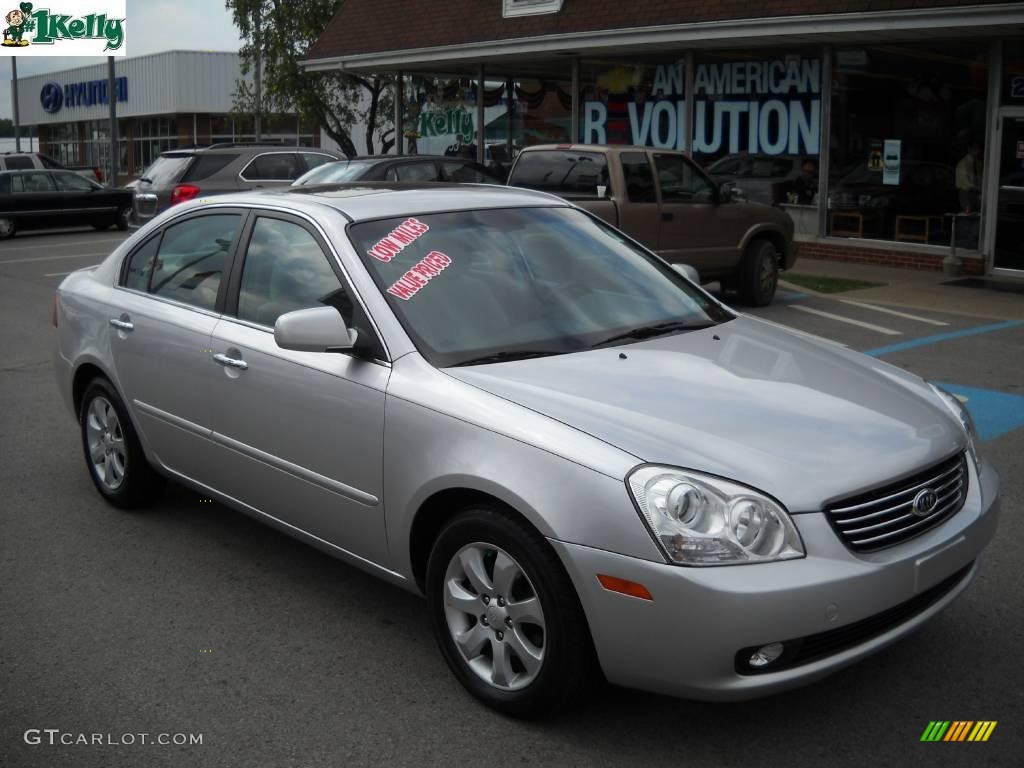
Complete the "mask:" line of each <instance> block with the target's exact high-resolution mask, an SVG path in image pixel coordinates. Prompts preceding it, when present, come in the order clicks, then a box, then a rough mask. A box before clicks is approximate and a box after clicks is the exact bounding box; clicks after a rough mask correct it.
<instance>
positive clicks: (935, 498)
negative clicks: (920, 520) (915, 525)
mask: <svg viewBox="0 0 1024 768" xmlns="http://www.w3.org/2000/svg"><path fill="white" fill-rule="evenodd" d="M938 505H939V494H937V493H936V492H935V491H933V490H932V489H931V488H925V489H924V490H923V491H920V492H919V493H918V494H917V496H915V497H914V503H913V504H912V505H911V506H912V508H913V512H914V514H915V515H917V516H918V517H928V515H930V514H931V513H932V512H934V511H935V507H937V506H938Z"/></svg>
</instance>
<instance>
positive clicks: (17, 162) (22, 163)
mask: <svg viewBox="0 0 1024 768" xmlns="http://www.w3.org/2000/svg"><path fill="white" fill-rule="evenodd" d="M6 162H7V169H8V170H10V171H22V170H27V169H29V168H35V167H36V164H35V163H33V162H32V158H31V157H26V156H24V155H21V156H18V155H15V156H14V157H8V158H6Z"/></svg>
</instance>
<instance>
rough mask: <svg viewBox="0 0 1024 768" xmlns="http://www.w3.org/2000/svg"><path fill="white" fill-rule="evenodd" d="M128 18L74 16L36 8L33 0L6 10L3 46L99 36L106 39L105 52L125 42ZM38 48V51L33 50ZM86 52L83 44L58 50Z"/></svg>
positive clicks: (16, 46) (41, 43)
mask: <svg viewBox="0 0 1024 768" xmlns="http://www.w3.org/2000/svg"><path fill="white" fill-rule="evenodd" d="M0 7H2V6H0ZM122 7H123V6H122ZM124 21H125V20H124V18H117V17H116V16H113V15H108V14H106V13H87V14H85V15H81V16H74V15H72V14H67V13H60V12H57V11H52V10H51V9H49V8H40V9H38V10H33V5H32V3H21V5H19V6H18V7H17V8H14V9H12V10H10V11H8V12H7V13H6V14H4V22H5V24H6V27H5V28H4V30H3V34H4V40H3V46H4V47H5V48H24V47H26V46H28V45H32V46H35V45H53V44H54V43H56V42H58V41H64V40H68V41H72V40H98V41H105V42H106V45H105V47H104V48H103V51H102V52H103V53H105V52H107V51H117V50H119V49H120V48H121V46H122V45H123V44H124ZM35 52H37V51H33V53H35ZM85 54H86V52H85V51H84V50H80V49H79V48H70V49H68V48H64V49H62V50H60V51H58V52H55V53H54V55H85Z"/></svg>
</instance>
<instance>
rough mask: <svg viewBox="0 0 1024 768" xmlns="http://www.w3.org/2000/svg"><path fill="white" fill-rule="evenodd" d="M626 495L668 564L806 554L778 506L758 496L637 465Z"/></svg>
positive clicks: (734, 486)
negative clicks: (666, 558)
mask: <svg viewBox="0 0 1024 768" xmlns="http://www.w3.org/2000/svg"><path fill="white" fill-rule="evenodd" d="M627 484H628V486H629V490H630V493H631V494H632V495H633V499H634V500H635V501H636V504H637V506H638V507H639V508H640V512H641V513H642V515H643V517H644V520H646V521H647V525H648V526H649V527H650V529H651V532H652V533H653V534H654V538H655V539H657V541H658V543H659V544H660V545H661V547H662V549H664V550H665V554H666V555H668V558H669V560H670V561H671V562H674V563H678V564H679V565H731V564H737V563H765V562H770V561H773V560H791V559H793V558H796V557H803V556H804V547H803V544H802V543H801V542H800V534H799V533H797V530H796V526H794V525H793V521H792V520H790V518H789V515H788V514H787V513H786V511H785V510H784V509H782V507H780V506H779V505H778V504H776V503H775V502H774V501H772V500H771V499H769V498H768V497H767V496H765V495H764V494H762V493H758V492H757V491H755V490H753V489H751V488H747V487H745V486H742V485H739V484H737V483H732V482H729V481H728V480H721V479H719V478H717V477H711V476H709V475H703V474H700V473H697V472H689V471H685V470H682V469H672V468H671V467H652V466H647V467H640V468H638V469H636V470H634V471H633V472H632V473H631V474H630V476H629V478H628V481H627Z"/></svg>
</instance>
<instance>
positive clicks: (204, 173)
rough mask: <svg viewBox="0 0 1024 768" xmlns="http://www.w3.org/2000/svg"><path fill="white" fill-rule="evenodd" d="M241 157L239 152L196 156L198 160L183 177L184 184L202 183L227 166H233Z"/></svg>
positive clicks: (193, 162)
mask: <svg viewBox="0 0 1024 768" xmlns="http://www.w3.org/2000/svg"><path fill="white" fill-rule="evenodd" d="M238 157H239V155H238V153H237V152H223V153H219V154H215V155H214V154H209V155H196V159H195V160H193V161H192V164H191V165H190V166H189V167H188V170H186V171H185V175H184V176H182V177H181V180H182V181H183V182H187V181H202V180H203V179H208V178H210V177H211V176H213V174H215V173H217V171H220V170H222V169H224V168H226V167H227V166H229V165H231V163H233V162H234V161H235V160H237V159H238Z"/></svg>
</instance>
